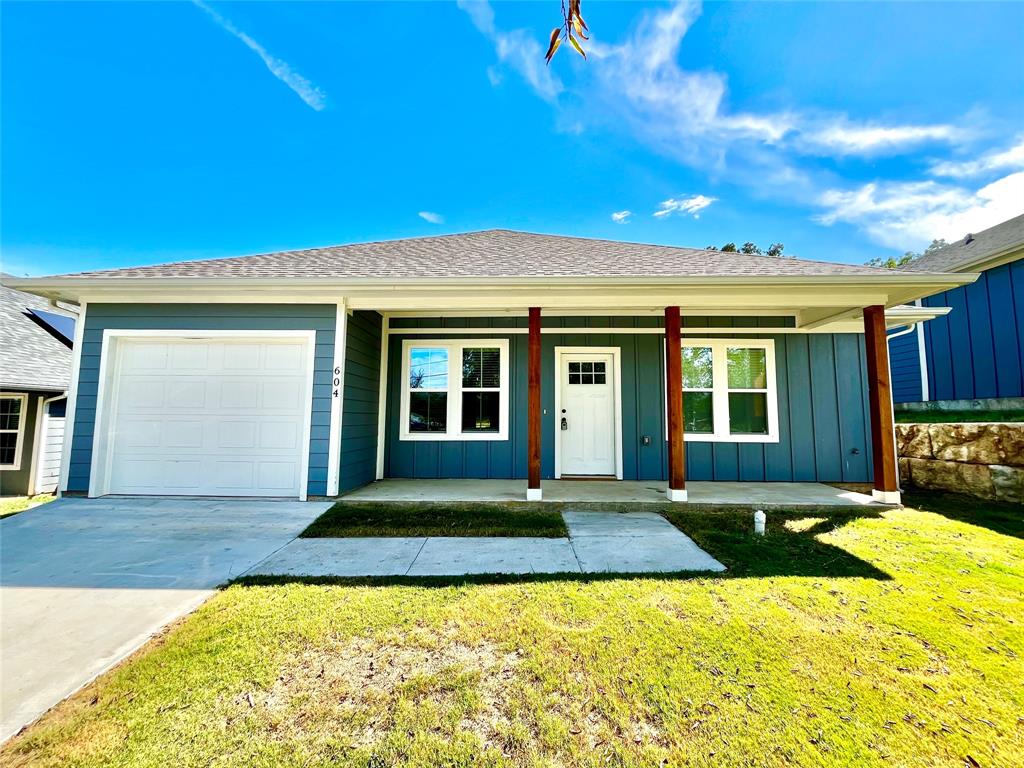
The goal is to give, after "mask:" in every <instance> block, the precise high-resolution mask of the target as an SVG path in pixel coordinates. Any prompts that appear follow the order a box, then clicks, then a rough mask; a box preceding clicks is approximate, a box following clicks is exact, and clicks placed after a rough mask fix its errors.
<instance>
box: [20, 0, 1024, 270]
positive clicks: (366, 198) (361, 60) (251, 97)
mask: <svg viewBox="0 0 1024 768" xmlns="http://www.w3.org/2000/svg"><path fill="white" fill-rule="evenodd" d="M583 11H584V15H585V16H586V18H587V21H588V23H589V25H590V27H591V30H592V34H593V40H592V42H591V44H590V46H589V48H590V53H591V56H590V59H589V60H588V61H587V62H584V61H582V60H580V59H579V58H578V57H576V56H575V55H574V54H572V53H571V52H570V50H569V49H568V47H566V48H563V49H562V50H561V51H559V53H558V55H557V56H556V57H555V59H554V61H553V63H552V64H551V66H550V67H545V66H544V64H543V48H544V42H545V41H546V38H547V35H548V32H549V31H550V29H551V27H553V26H555V25H556V24H557V23H558V21H559V19H560V10H559V5H558V3H557V0H542V1H539V2H531V3H493V4H490V5H488V4H486V3H468V2H467V3H462V4H456V3H441V2H433V3H408V2H402V3H335V4H319V3H291V4H275V3H229V2H209V3H208V4H206V5H203V4H201V3H189V2H180V3H138V4H132V3H99V4H88V3H71V4H67V5H61V4H57V3H4V4H3V8H2V13H3V25H2V39H0V43H2V62H0V64H2V83H0V85H2V115H0V121H2V122H0V142H2V144H0V150H2V158H0V159H2V164H0V174H2V175H0V184H2V187H0V195H2V197H0V214H2V219H0V238H2V239H0V245H2V258H3V269H4V271H7V272H12V273H15V274H46V273H56V272H64V271H75V270H80V269H87V268H88V269H92V268H102V267H115V266H127V265H132V264H144V263H156V262H161V261H169V260H176V259H183V258H200V257H215V256H227V255H238V254H246V253H256V252H264V251H273V250H281V249H291V248H303V247H311V246H318V245H328V244H335V243H344V242H354V241H361V240H373V239H386V238H395V237H409V236H418V235H431V234H441V233H447V232H458V231H466V230H473V229H484V228H490V227H507V228H513V229H525V230H531V231H541V232H555V233H562V234H570V235H582V236H589V237H606V238H614V239H624V240H636V241H642V242H656V243H667V244H675V245H691V246H704V245H707V244H709V243H715V244H721V243H723V242H725V241H728V240H735V241H737V242H743V241H745V240H753V241H755V242H758V243H761V244H763V245H767V244H768V243H769V242H772V241H778V240H781V241H783V242H785V243H786V250H787V251H788V252H791V253H795V254H798V255H800V256H804V257H809V258H819V259H828V260H836V261H849V262H862V261H865V260H866V259H868V258H871V257H873V256H878V255H887V254H892V253H901V252H902V251H903V250H906V249H910V248H914V249H920V248H922V247H923V246H924V245H926V244H927V243H928V242H929V241H930V239H931V238H932V237H945V238H947V239H950V240H951V239H954V238H957V237H960V236H962V235H963V234H965V233H966V232H968V231H978V230H979V229H983V228H985V227H987V226H991V225H992V224H995V223H998V222H999V221H1002V220H1004V219H1006V218H1009V217H1010V216H1012V215H1015V214H1017V213H1020V212H1021V211H1022V210H1024V67H1022V66H1021V65H1020V52H1021V50H1022V49H1024V4H1020V3H1005V4H987V3H971V4H958V3H936V4H931V3H898V4H885V3H856V4H843V3H781V4H776V3H767V2H763V3H762V2H758V3H706V4H704V5H703V6H701V5H700V4H699V3H692V2H682V3H675V4H669V3H665V4H651V5H648V4H641V3H599V2H594V0H588V1H587V2H585V3H584V7H583ZM626 211H628V212H629V214H628V215H625V214H624V213H623V212H626ZM617 213H618V214H620V215H619V216H617V217H614V218H613V214H617ZM616 219H618V221H616Z"/></svg>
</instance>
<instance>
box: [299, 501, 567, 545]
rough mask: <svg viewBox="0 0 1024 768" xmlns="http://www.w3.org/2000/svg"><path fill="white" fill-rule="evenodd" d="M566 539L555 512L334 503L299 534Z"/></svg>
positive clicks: (483, 505)
mask: <svg viewBox="0 0 1024 768" xmlns="http://www.w3.org/2000/svg"><path fill="white" fill-rule="evenodd" d="M566 535H568V533H567V531H566V529H565V521H564V520H562V515H561V513H560V512H558V511H557V510H552V509H550V508H548V509H543V508H531V507H525V508H524V507H522V506H516V507H513V506H506V505H502V504H486V503H472V504H470V503H466V504H430V505H427V504H416V503H408V504H406V503H399V502H393V503H387V504H374V503H368V502H367V503H362V502H339V503H337V504H335V505H334V506H333V507H331V508H330V509H329V510H327V511H326V512H324V513H323V514H322V515H321V516H320V517H318V518H317V519H316V520H314V521H313V523H312V524H311V525H310V526H309V527H308V528H307V529H306V530H305V531H303V532H302V536H304V537H306V538H314V539H316V538H334V537H348V536H542V537H546V538H561V537H563V536H566Z"/></svg>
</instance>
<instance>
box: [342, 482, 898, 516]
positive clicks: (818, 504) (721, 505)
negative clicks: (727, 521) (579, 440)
mask: <svg viewBox="0 0 1024 768" xmlns="http://www.w3.org/2000/svg"><path fill="white" fill-rule="evenodd" d="M540 485H541V489H542V490H543V494H542V498H543V502H544V503H558V504H564V505H572V506H575V505H582V504H585V505H586V506H587V507H588V508H591V509H593V508H604V507H616V508H621V509H643V508H645V507H647V506H648V505H654V506H657V507H661V506H663V505H665V504H666V503H667V502H666V498H665V496H666V494H665V489H666V483H665V482H664V481H656V480H618V481H612V480H542V481H541V482H540ZM526 487H527V481H526V480H471V479H434V480H422V479H409V478H392V479H386V480H378V481H377V482H374V483H371V484H369V485H365V486H363V487H362V488H358V489H356V490H354V491H352V492H351V493H348V494H346V495H345V496H343V497H342V499H341V500H342V501H351V502H379V503H390V502H428V503H472V502H509V503H511V502H522V501H523V498H524V496H525V493H526ZM686 487H687V490H688V492H689V493H688V500H687V501H688V506H689V507H691V508H693V509H695V510H699V509H722V510H726V509H733V510H735V509H750V510H754V509H762V510H766V511H769V510H772V509H779V510H782V509H786V510H795V509H802V510H807V511H811V510H814V509H818V508H827V509H830V510H831V509H836V508H843V507H848V508H855V509H862V508H864V507H871V506H873V507H881V508H884V507H888V506H891V505H887V504H882V503H881V502H878V501H875V499H874V498H873V497H872V496H871V493H870V489H865V490H866V491H867V492H866V493H862V492H858V491H854V490H847V489H843V488H840V487H837V486H832V485H826V484H824V483H764V482H758V483H723V482H703V481H690V482H688V483H687V484H686Z"/></svg>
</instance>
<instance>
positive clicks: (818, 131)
mask: <svg viewBox="0 0 1024 768" xmlns="http://www.w3.org/2000/svg"><path fill="white" fill-rule="evenodd" d="M964 136H965V132H964V131H963V130H961V129H959V128H956V127H954V126H952V125H944V124H939V125H888V126H886V125H856V124H851V123H850V122H849V120H847V119H846V118H842V119H838V120H833V121H831V122H830V123H828V124H826V125H823V126H821V127H819V128H809V129H806V130H804V131H802V132H801V135H800V137H799V139H798V141H799V143H800V144H801V145H803V146H804V147H806V148H807V149H809V150H811V151H813V150H815V149H818V150H821V151H822V152H824V153H825V154H829V155H836V156H843V155H869V154H873V153H878V152H885V151H889V150H894V149H899V148H903V147H910V146H913V145H917V144H922V143H925V142H946V143H949V142H955V141H959V140H961V139H962V138H964Z"/></svg>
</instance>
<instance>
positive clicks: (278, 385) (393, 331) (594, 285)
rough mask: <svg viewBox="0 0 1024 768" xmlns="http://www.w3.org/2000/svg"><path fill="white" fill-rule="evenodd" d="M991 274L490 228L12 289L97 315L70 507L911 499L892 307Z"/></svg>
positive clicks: (70, 471) (74, 428)
mask: <svg viewBox="0 0 1024 768" xmlns="http://www.w3.org/2000/svg"><path fill="white" fill-rule="evenodd" d="M975 277H976V276H974V275H968V274H944V273H934V274H933V273H929V272H921V271H915V272H894V271H892V270H887V269H878V268H873V267H865V266H853V265H847V264H836V263H831V262H816V261H807V260H801V259H780V258H773V257H768V256H756V255H747V254H739V253H721V252H714V251H705V250H700V249H689V248H671V247H664V246H652V245H638V244H632V243H621V242H610V241H602V240H588V239H581V238H571V237H557V236H551V235H537V234H528V233H522V232H511V231H506V230H491V231H485V232H473V233H467V234H458V235H448V236H441V237H427V238H417V239H409V240H397V241H390V242H376V243H364V244H356V245H346V246H339V247H331V248H317V249H312V250H306V251H293V252H285V253H274V254H267V255H261V256H249V257H244V258H228V259H217V260H209V261H194V262H181V263H176V264H166V265H161V266H152V267H140V268H135V269H121V270H109V271H103V272H86V273H81V274H75V275H62V276H56V277H47V278H31V279H25V280H21V281H18V285H19V286H20V287H22V288H24V289H26V290H31V291H33V292H34V293H37V294H40V295H44V296H47V297H49V298H52V299H57V300H61V301H65V302H74V303H76V304H78V305H80V313H81V318H82V321H81V322H80V324H79V329H78V332H79V340H78V342H77V343H76V352H77V354H76V361H75V366H74V370H75V374H74V376H73V379H74V381H73V383H72V387H71V391H72V397H71V403H70V405H69V428H68V439H69V440H70V446H71V450H70V451H69V452H68V454H67V455H66V457H65V463H64V467H63V477H62V487H63V488H64V489H66V490H67V492H69V493H79V494H88V495H90V496H99V495H104V494H112V493H125V494H189V495H213V496H221V495H224V496H239V495H252V496H291V497H300V498H306V497H307V496H325V495H326V496H335V495H337V494H338V493H339V492H344V491H346V490H349V489H353V488H356V487H358V486H360V485H363V484H365V483H368V482H371V481H373V480H374V479H380V478H437V477H444V478H522V479H523V480H525V481H526V483H524V485H525V486H526V487H525V488H524V490H526V491H527V493H526V495H527V497H528V498H532V499H537V498H539V497H540V495H541V488H540V480H541V478H542V477H543V478H559V477H563V478H564V477H602V478H604V477H607V478H620V479H633V480H648V481H662V482H663V481H666V480H667V485H668V488H667V491H666V492H667V495H668V496H669V498H671V499H673V500H683V499H685V498H686V491H685V482H686V480H687V479H691V480H718V481H755V482H760V481H844V482H870V481H872V478H874V483H875V488H876V490H877V491H878V494H877V495H878V497H879V498H884V499H888V500H892V499H894V498H898V492H897V491H898V489H897V479H896V461H895V455H894V449H893V445H894V441H893V425H892V414H891V399H890V396H889V391H888V384H889V375H888V358H887V347H886V343H885V330H886V326H887V324H888V325H902V324H905V323H906V322H907V321H908V317H907V314H906V313H907V311H908V310H906V309H904V310H902V312H903V314H902V316H901V318H899V319H893V320H887V318H886V316H885V312H886V308H889V307H894V306H897V305H902V304H906V303H908V302H912V301H914V300H915V299H917V298H920V297H922V296H927V295H932V294H935V293H936V292H938V291H945V290H951V289H953V288H956V287H958V286H961V285H964V284H967V283H969V282H971V281H972V280H974V279H975ZM909 312H910V313H916V314H914V318H916V319H918V320H923V319H927V318H929V317H932V316H934V315H935V314H936V312H935V311H933V310H928V309H911V310H909ZM666 382H668V384H667V385H666ZM682 389H685V394H683V393H682ZM684 397H685V408H683V398H684Z"/></svg>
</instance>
